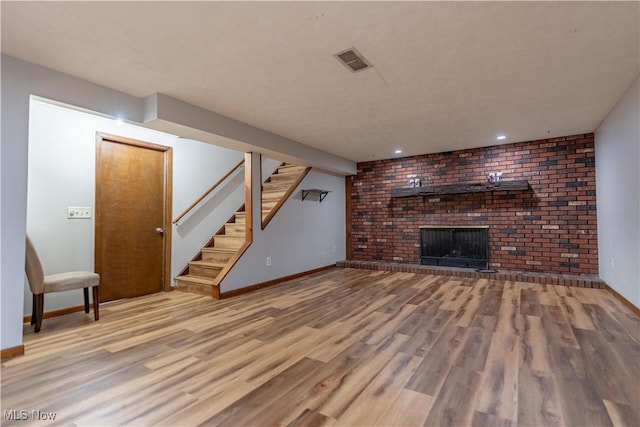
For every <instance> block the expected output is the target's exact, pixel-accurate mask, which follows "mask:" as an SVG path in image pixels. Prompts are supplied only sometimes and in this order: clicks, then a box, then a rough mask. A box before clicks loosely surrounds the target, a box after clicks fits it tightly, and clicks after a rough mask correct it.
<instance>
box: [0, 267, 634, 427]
mask: <svg viewBox="0 0 640 427" xmlns="http://www.w3.org/2000/svg"><path fill="white" fill-rule="evenodd" d="M24 341H25V355H24V356H22V357H18V358H15V359H10V360H8V361H5V362H4V363H2V369H1V375H2V380H1V387H2V390H1V393H2V403H1V406H2V410H3V420H2V425H78V426H80V425H94V426H98V425H99V426H105V425H135V426H155V425H166V426H189V425H223V426H244V425H246V426H249V425H254V426H272V425H282V426H341V425H352V426H363V425H366V426H369V425H371V426H373V425H385V426H392V425H394V426H417V425H426V426H503V425H504V426H552V425H557V426H610V425H626V426H639V425H640V344H639V342H640V319H638V317H637V316H636V315H634V314H633V313H631V312H630V311H629V310H628V309H627V308H626V307H624V306H623V305H622V304H620V303H619V302H618V301H617V300H616V299H614V298H613V297H612V296H611V295H610V294H608V293H607V292H606V291H604V290H597V289H582V288H567V287H556V286H550V285H538V284H528V283H518V282H505V281H492V280H487V279H464V278H453V277H442V276H428V275H417V274H411V273H391V272H383V271H366V270H355V269H332V270H327V271H325V272H321V273H317V274H314V275H311V276H307V277H304V278H301V279H297V280H293V281H291V282H288V283H285V284H282V285H279V286H274V287H271V288H267V289H262V290H258V291H255V292H253V293H250V294H245V295H241V296H238V297H234V298H231V299H228V300H222V301H215V300H212V299H210V298H207V297H201V296H197V295H191V294H186V293H180V292H171V293H161V294H155V295H149V296H146V297H141V298H136V299H131V300H126V301H119V302H115V303H111V304H105V305H104V306H103V307H101V318H100V321H99V322H93V321H92V320H91V317H90V316H89V315H85V314H84V313H74V314H70V315H67V316H63V317H59V318H53V319H45V321H44V322H43V326H42V331H41V332H40V333H39V334H34V333H32V332H31V328H30V327H29V326H28V325H25V336H24ZM20 411H24V412H20ZM32 411H40V412H32ZM51 413H55V420H53V421H52V420H44V419H38V418H46V417H50V416H51ZM20 417H26V418H27V420H26V421H27V422H25V421H18V420H16V418H20ZM10 418H13V419H10Z"/></svg>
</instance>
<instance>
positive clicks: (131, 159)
mask: <svg viewBox="0 0 640 427" xmlns="http://www.w3.org/2000/svg"><path fill="white" fill-rule="evenodd" d="M170 176H171V149H170V148H169V147H163V146H158V145H155V144H148V143H144V142H140V141H134V140H130V139H125V138H119V137H112V136H108V135H104V134H99V135H98V138H97V147H96V208H95V210H96V229H95V232H96V238H95V242H96V245H95V264H96V266H95V267H96V272H97V273H99V274H100V301H111V300H115V299H120V298H131V297H135V296H140V295H147V294H151V293H155V292H160V291H162V290H164V289H168V285H167V282H168V278H169V274H170V264H171V263H170V261H169V256H170V255H169V254H170V250H169V249H170V247H171V246H170V240H171V237H170V232H171V219H170V218H171V209H170V206H171V203H170V194H171V193H170V188H169V183H170V182H171V180H170Z"/></svg>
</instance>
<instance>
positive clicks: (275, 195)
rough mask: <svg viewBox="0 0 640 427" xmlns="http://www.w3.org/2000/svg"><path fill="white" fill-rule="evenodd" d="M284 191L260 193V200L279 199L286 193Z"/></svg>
mask: <svg viewBox="0 0 640 427" xmlns="http://www.w3.org/2000/svg"><path fill="white" fill-rule="evenodd" d="M286 193H287V192H286V191H278V192H277V193H264V192H263V193H262V201H263V202H265V201H273V200H276V201H277V200H280V199H282V197H283V196H284V195H285V194H286Z"/></svg>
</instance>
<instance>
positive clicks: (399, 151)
mask: <svg viewBox="0 0 640 427" xmlns="http://www.w3.org/2000/svg"><path fill="white" fill-rule="evenodd" d="M394 153H396V154H402V150H396V151H394Z"/></svg>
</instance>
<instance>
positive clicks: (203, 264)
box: [176, 163, 310, 298]
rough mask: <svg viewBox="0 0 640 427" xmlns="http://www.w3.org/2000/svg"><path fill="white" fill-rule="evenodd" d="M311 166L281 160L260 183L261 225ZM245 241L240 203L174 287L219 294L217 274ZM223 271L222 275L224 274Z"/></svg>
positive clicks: (218, 276) (218, 277) (236, 256)
mask: <svg viewBox="0 0 640 427" xmlns="http://www.w3.org/2000/svg"><path fill="white" fill-rule="evenodd" d="M309 169H310V168H307V167H306V166H299V165H294V164H288V163H284V164H283V165H282V166H280V167H279V168H278V169H277V170H276V171H275V172H274V173H273V174H271V176H270V177H269V178H267V180H266V181H265V182H264V183H263V185H262V228H264V227H266V225H267V223H268V222H269V221H270V220H271V218H273V216H274V215H275V214H276V212H277V211H278V210H279V209H280V207H281V206H282V205H283V204H284V202H285V201H286V200H287V198H289V196H290V195H291V194H292V193H293V191H294V190H295V189H296V187H297V186H298V184H299V183H300V181H302V179H303V178H304V177H305V176H306V174H307V173H308V172H309ZM245 242H246V217H245V212H244V206H242V207H241V208H240V209H239V210H238V211H237V212H236V213H235V214H234V215H233V217H232V218H231V219H230V220H229V221H228V222H227V223H226V224H225V225H224V226H223V227H222V228H221V229H220V230H219V231H218V232H217V233H216V234H215V235H214V236H213V238H212V239H211V240H210V241H209V243H208V244H207V245H206V246H205V247H204V248H202V250H201V251H200V253H199V254H198V255H197V256H196V257H195V258H194V260H193V261H191V262H190V263H189V266H188V267H187V268H186V269H185V271H184V272H183V273H182V274H181V275H179V276H178V277H176V289H177V290H179V291H183V292H190V293H195V294H200V295H206V296H211V297H214V298H219V297H220V290H219V287H218V284H219V282H220V281H221V280H222V277H220V273H221V272H222V271H223V270H225V269H226V271H228V270H229V268H230V267H231V266H232V265H233V263H235V262H236V261H237V258H238V255H239V251H240V249H241V248H242V247H243V246H244V245H245ZM226 271H225V274H226Z"/></svg>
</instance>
